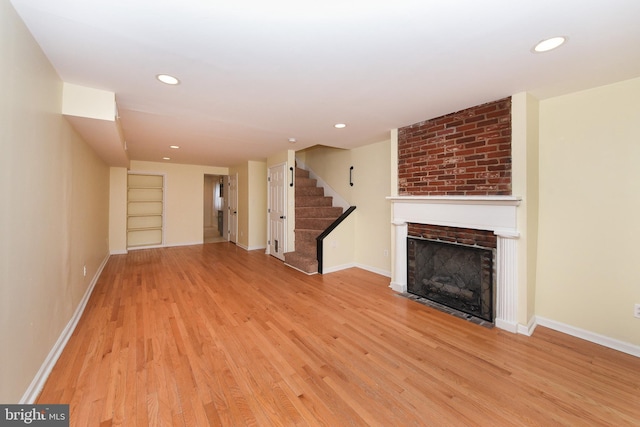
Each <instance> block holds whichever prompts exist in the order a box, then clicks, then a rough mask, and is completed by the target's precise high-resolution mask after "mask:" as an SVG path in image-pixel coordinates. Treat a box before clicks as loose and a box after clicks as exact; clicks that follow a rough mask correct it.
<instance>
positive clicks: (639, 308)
mask: <svg viewBox="0 0 640 427" xmlns="http://www.w3.org/2000/svg"><path fill="white" fill-rule="evenodd" d="M633 316H634V317H637V318H638V319H640V304H636V305H634V306H633Z"/></svg>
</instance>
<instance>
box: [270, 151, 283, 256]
mask: <svg viewBox="0 0 640 427" xmlns="http://www.w3.org/2000/svg"><path fill="white" fill-rule="evenodd" d="M286 170H287V165H286V164H285V163H282V164H279V165H276V166H272V167H270V168H269V175H268V181H269V201H268V206H267V207H268V215H269V253H270V254H271V255H273V256H274V257H276V258H279V259H281V260H283V261H284V253H285V252H286V250H287V244H286V239H285V236H286V230H287V226H286V224H287V189H286V180H287V178H286Z"/></svg>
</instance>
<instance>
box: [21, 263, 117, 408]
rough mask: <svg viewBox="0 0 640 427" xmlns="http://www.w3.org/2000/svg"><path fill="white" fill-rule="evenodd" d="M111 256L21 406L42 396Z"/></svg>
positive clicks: (93, 280) (52, 350) (88, 290)
mask: <svg viewBox="0 0 640 427" xmlns="http://www.w3.org/2000/svg"><path fill="white" fill-rule="evenodd" d="M109 256H110V255H107V256H106V258H105V259H104V260H103V261H102V264H100V267H98V270H97V271H96V274H95V275H94V276H93V279H91V283H89V286H88V287H87V290H86V292H85V293H84V296H83V297H82V299H81V300H80V303H79V304H78V307H76V311H75V312H74V313H73V316H71V319H70V320H69V322H68V323H67V326H65V328H64V329H63V330H62V333H61V334H60V336H59V337H58V340H57V341H56V343H55V344H54V345H53V347H52V348H51V351H49V354H48V355H47V357H46V358H45V360H44V362H43V363H42V366H40V369H39V370H38V373H37V374H36V376H35V377H34V378H33V381H31V384H29V387H28V388H27V390H26V391H25V393H24V394H23V395H22V398H21V399H20V402H19V403H20V404H33V403H35V401H36V399H37V398H38V395H39V394H40V392H41V391H42V388H43V387H44V384H45V382H46V381H47V378H49V374H51V370H52V369H53V367H54V366H55V364H56V362H57V361H58V358H59V357H60V355H61V354H62V350H64V347H65V346H66V345H67V342H68V341H69V338H71V335H72V334H73V331H74V330H75V329H76V326H77V325H78V322H79V321H80V318H81V317H82V313H83V312H84V309H85V307H86V306H87V302H89V298H90V297H91V293H93V288H94V287H95V286H96V283H97V282H98V279H99V278H100V275H101V274H102V270H103V269H104V266H105V265H106V264H107V261H109Z"/></svg>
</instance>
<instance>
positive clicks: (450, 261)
mask: <svg viewBox="0 0 640 427" xmlns="http://www.w3.org/2000/svg"><path fill="white" fill-rule="evenodd" d="M407 256H408V260H407V261H408V265H407V276H408V277H407V290H408V292H409V293H412V294H415V295H418V296H421V297H424V298H426V299H428V300H431V301H434V302H436V303H439V304H442V305H445V306H447V307H450V308H452V309H455V310H458V311H461V312H464V313H467V314H470V315H472V316H475V317H478V318H481V319H484V320H487V321H489V322H493V320H494V319H493V250H492V249H490V248H483V247H479V246H469V245H464V244H460V243H451V242H443V241H438V240H430V239H424V238H416V237H409V238H408V239H407Z"/></svg>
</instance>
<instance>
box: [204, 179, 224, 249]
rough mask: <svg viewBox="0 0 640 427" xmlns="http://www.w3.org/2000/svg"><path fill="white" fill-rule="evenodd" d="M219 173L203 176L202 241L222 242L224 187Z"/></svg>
mask: <svg viewBox="0 0 640 427" xmlns="http://www.w3.org/2000/svg"><path fill="white" fill-rule="evenodd" d="M223 182H224V181H223V177H222V176H220V175H205V176H204V194H203V200H204V203H203V206H204V211H203V230H202V234H203V242H204V243H216V242H224V241H226V238H225V236H224V232H223V230H224V217H223V212H224V192H223V191H224V189H223V185H224V184H223Z"/></svg>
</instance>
